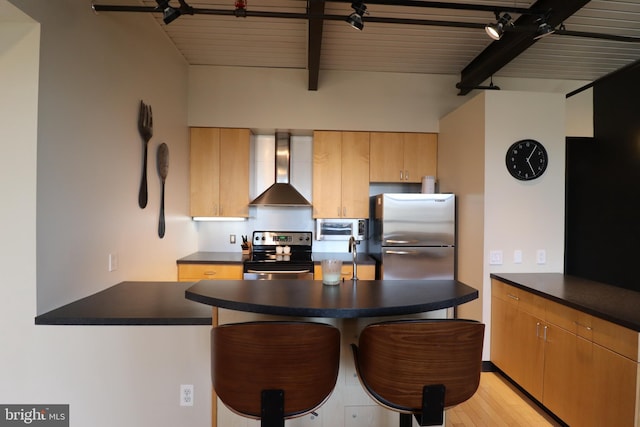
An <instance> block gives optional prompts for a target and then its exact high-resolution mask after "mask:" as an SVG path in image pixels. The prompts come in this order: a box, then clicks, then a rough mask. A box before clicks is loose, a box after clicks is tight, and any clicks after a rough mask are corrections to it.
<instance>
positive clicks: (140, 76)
mask: <svg viewBox="0 0 640 427" xmlns="http://www.w3.org/2000/svg"><path fill="white" fill-rule="evenodd" d="M15 4H16V5H18V6H20V7H21V8H23V9H24V10H25V11H27V12H28V13H29V14H30V15H31V16H32V17H33V18H34V19H35V21H38V22H39V23H40V24H38V23H36V22H35V21H34V20H31V19H29V18H28V17H27V16H25V15H24V14H23V13H21V12H19V11H18V10H17V9H16V8H15V7H14V6H13V5H12V4H10V3H8V2H7V1H6V0H0V78H2V81H3V83H4V84H3V95H2V97H0V117H1V119H0V120H1V121H2V126H0V145H1V146H2V153H3V156H2V157H1V158H0V197H1V198H2V208H0V235H2V240H1V243H0V255H1V256H0V271H2V273H1V274H2V280H1V281H0V283H1V284H2V285H1V286H0V316H1V318H2V321H1V322H0V337H2V338H1V339H2V350H0V378H1V380H0V402H1V403H3V404H34V403H37V404H47V403H68V404H70V411H71V425H73V426H93V427H113V426H124V427H140V426H166V427H176V426H187V425H188V426H207V425H210V407H211V405H210V384H211V381H210V379H209V337H208V331H209V329H210V328H209V327H207V326H197V327H191V326H189V327H184V326H183V327H84V326H77V327H75V326H35V325H34V317H35V316H36V314H37V312H38V307H37V304H36V298H37V296H36V294H38V298H39V299H40V302H41V306H40V311H42V310H44V309H47V308H50V307H52V306H55V305H57V304H60V303H66V302H70V301H71V300H72V299H75V298H77V297H78V296H84V295H87V294H89V293H92V292H95V291H96V290H100V289H103V288H105V287H108V286H111V285H113V284H115V283H117V282H118V281H121V280H124V279H127V280H128V279H172V280H175V276H176V273H175V259H176V258H178V257H179V256H182V255H184V254H185V253H188V252H192V251H194V250H195V249H196V245H197V244H196V235H195V232H194V231H193V226H192V225H191V223H190V221H188V220H187V218H186V215H187V197H186V196H184V195H183V193H187V191H186V190H187V188H188V187H187V180H186V176H185V170H186V167H187V166H186V165H187V149H186V147H187V145H186V142H187V141H186V140H187V138H186V64H184V62H183V61H182V59H181V58H180V57H179V56H177V55H176V54H175V52H174V51H172V50H171V49H167V47H168V46H167V42H166V40H165V39H164V38H163V37H162V36H161V35H160V34H159V31H158V29H157V28H156V27H155V26H154V25H155V24H153V22H152V21H150V17H145V16H141V15H135V16H126V15H117V16H111V17H103V16H96V15H94V14H93V12H91V10H90V6H89V3H87V2H77V1H72V0H64V1H63V0H60V1H56V2H33V1H24V2H23V1H15ZM40 43H42V45H41V48H39V45H40ZM158 67H160V69H161V71H158V70H156V68H158ZM39 70H40V79H39V78H38V71H39ZM154 73H155V74H154ZM168 78H171V79H172V80H174V81H175V82H176V86H175V87H174V89H170V90H168V91H163V90H161V88H162V84H161V80H162V79H168ZM140 98H144V99H145V100H146V101H147V102H150V103H151V104H152V105H153V106H154V112H155V113H156V117H157V120H156V125H157V130H156V135H158V139H157V140H156V141H155V142H154V143H153V145H152V147H153V148H154V149H155V146H156V145H157V143H158V142H159V140H164V141H166V142H167V143H168V144H169V146H170V150H171V155H172V157H171V161H172V169H171V170H170V176H169V182H168V186H169V188H168V200H167V202H168V203H167V209H168V213H169V218H168V225H167V237H165V239H164V240H162V241H160V240H159V239H158V238H157V237H156V235H155V230H156V226H157V225H156V224H157V223H156V220H157V210H158V195H159V192H158V182H157V179H155V177H156V176H157V175H155V173H154V169H153V168H152V169H151V171H150V174H149V177H150V184H151V185H150V196H151V197H150V202H149V206H148V207H147V209H145V210H144V211H141V210H140V209H139V208H138V207H137V188H138V184H139V179H140V172H139V169H140V152H139V150H138V148H139V147H141V142H140V139H139V136H138V135H137V130H136V116H137V102H139V99H140ZM36 151H37V154H36ZM151 164H153V163H151ZM36 186H37V188H36ZM36 211H37V215H36ZM36 216H37V218H36ZM36 241H37V243H36ZM112 250H117V251H119V252H120V261H121V265H120V269H119V270H118V271H117V272H115V273H112V274H108V273H107V272H106V269H107V268H106V266H107V262H106V261H107V255H106V254H107V252H108V251H112ZM36 257H37V258H38V268H37V269H36ZM36 282H38V283H36ZM182 383H188V384H194V386H195V406H194V407H192V408H184V407H183V408H181V407H180V406H179V405H178V396H179V385H180V384H182Z"/></svg>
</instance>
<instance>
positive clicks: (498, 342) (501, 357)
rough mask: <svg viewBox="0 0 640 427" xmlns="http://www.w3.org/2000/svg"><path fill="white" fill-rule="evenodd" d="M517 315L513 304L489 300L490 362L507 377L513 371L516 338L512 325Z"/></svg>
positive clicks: (499, 299)
mask: <svg viewBox="0 0 640 427" xmlns="http://www.w3.org/2000/svg"><path fill="white" fill-rule="evenodd" d="M517 314H518V312H517V308H516V306H515V304H513V303H510V302H508V301H505V300H503V299H501V298H496V297H495V296H494V297H493V298H491V361H492V362H493V363H494V364H495V365H496V366H497V367H498V368H500V369H501V370H502V371H503V372H505V373H506V374H507V375H509V376H510V375H511V374H512V373H513V369H514V361H515V354H514V348H515V347H514V341H515V340H516V339H517V338H518V336H517V334H516V333H515V330H514V329H513V325H514V324H515V322H516V317H517Z"/></svg>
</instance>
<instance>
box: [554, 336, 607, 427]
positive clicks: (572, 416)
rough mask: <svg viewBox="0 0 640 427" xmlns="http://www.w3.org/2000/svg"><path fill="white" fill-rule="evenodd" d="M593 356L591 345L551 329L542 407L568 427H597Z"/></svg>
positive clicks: (582, 339)
mask: <svg viewBox="0 0 640 427" xmlns="http://www.w3.org/2000/svg"><path fill="white" fill-rule="evenodd" d="M591 352H592V343H591V342H590V341H588V340H586V339H584V338H580V337H578V336H576V335H575V334H572V333H570V332H568V331H566V330H564V329H562V328H559V327H557V326H553V325H551V326H549V328H548V330H547V340H546V343H545V366H544V393H543V397H542V403H543V404H544V405H545V406H546V407H547V408H549V409H550V410H551V411H552V412H553V413H554V414H556V415H557V416H558V417H560V418H561V419H562V420H563V421H564V422H566V423H567V424H569V425H575V426H589V425H595V424H593V420H594V406H593V397H594V394H593V372H592V371H591V370H592V366H593V357H592V354H591ZM603 425H615V424H607V423H605V424H603Z"/></svg>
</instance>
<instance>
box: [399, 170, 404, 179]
mask: <svg viewBox="0 0 640 427" xmlns="http://www.w3.org/2000/svg"><path fill="white" fill-rule="evenodd" d="M400 181H404V174H403V173H402V171H400Z"/></svg>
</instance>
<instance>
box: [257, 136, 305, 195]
mask: <svg viewBox="0 0 640 427" xmlns="http://www.w3.org/2000/svg"><path fill="white" fill-rule="evenodd" d="M290 139H291V135H290V134H289V133H288V132H276V159H275V162H276V171H275V183H274V184H273V185H272V186H271V187H269V188H267V189H266V190H265V191H264V192H263V193H262V194H260V195H259V196H258V197H256V198H255V200H254V201H252V202H251V203H249V205H251V206H295V207H309V206H311V203H309V201H308V200H307V199H305V198H304V196H303V195H302V194H300V193H299V192H298V190H296V189H295V187H294V186H293V185H291V184H290V183H289V174H290V172H291V141H290Z"/></svg>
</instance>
